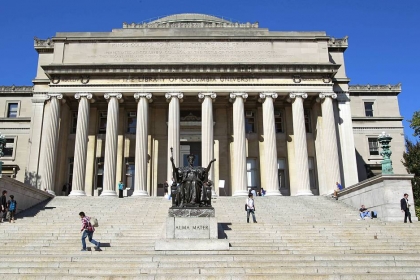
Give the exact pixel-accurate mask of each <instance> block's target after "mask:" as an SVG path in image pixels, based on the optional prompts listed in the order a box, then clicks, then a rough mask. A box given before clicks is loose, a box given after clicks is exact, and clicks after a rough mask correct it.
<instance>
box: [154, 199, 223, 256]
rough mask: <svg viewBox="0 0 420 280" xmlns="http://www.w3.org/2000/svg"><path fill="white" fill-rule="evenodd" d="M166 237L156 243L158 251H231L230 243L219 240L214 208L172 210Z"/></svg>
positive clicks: (169, 215)
mask: <svg viewBox="0 0 420 280" xmlns="http://www.w3.org/2000/svg"><path fill="white" fill-rule="evenodd" d="M165 237H166V239H164V240H158V241H156V243H155V250H156V251H160V250H174V251H178V250H180V251H195V250H199V251H212V250H229V241H228V240H226V239H218V224H217V219H216V218H215V211H214V208H212V207H206V208H175V207H173V208H170V209H169V211H168V217H167V218H166V233H165Z"/></svg>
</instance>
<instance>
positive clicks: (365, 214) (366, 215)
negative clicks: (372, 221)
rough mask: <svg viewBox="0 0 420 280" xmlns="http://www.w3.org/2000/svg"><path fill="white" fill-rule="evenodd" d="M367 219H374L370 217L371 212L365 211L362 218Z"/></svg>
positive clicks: (361, 214) (361, 215)
mask: <svg viewBox="0 0 420 280" xmlns="http://www.w3.org/2000/svg"><path fill="white" fill-rule="evenodd" d="M366 217H368V218H372V217H371V216H370V212H369V211H364V212H361V213H360V218H362V219H364V218H366Z"/></svg>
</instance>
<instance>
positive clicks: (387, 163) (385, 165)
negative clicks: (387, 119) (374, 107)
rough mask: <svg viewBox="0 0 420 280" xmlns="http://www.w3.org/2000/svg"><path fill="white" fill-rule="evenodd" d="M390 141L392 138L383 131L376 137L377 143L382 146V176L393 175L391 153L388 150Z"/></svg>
mask: <svg viewBox="0 0 420 280" xmlns="http://www.w3.org/2000/svg"><path fill="white" fill-rule="evenodd" d="M391 140H392V137H391V136H390V135H389V134H386V133H385V131H384V132H382V134H380V135H379V136H378V142H379V143H380V144H381V146H382V152H381V156H383V158H384V160H383V161H382V162H381V163H382V174H384V175H390V174H394V170H393V169H392V160H391V159H390V157H391V155H392V152H391V150H390V149H389V148H390V147H391V146H390V145H389V143H390V142H391Z"/></svg>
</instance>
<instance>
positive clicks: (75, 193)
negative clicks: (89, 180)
mask: <svg viewBox="0 0 420 280" xmlns="http://www.w3.org/2000/svg"><path fill="white" fill-rule="evenodd" d="M69 196H86V193H85V191H82V190H72V191H71V193H70V194H69Z"/></svg>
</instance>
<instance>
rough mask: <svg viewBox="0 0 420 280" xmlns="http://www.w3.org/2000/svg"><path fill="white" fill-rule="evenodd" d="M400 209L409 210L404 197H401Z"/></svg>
mask: <svg viewBox="0 0 420 280" xmlns="http://www.w3.org/2000/svg"><path fill="white" fill-rule="evenodd" d="M401 210H404V211H406V210H409V208H408V207H407V202H406V200H405V197H403V198H402V199H401Z"/></svg>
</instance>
